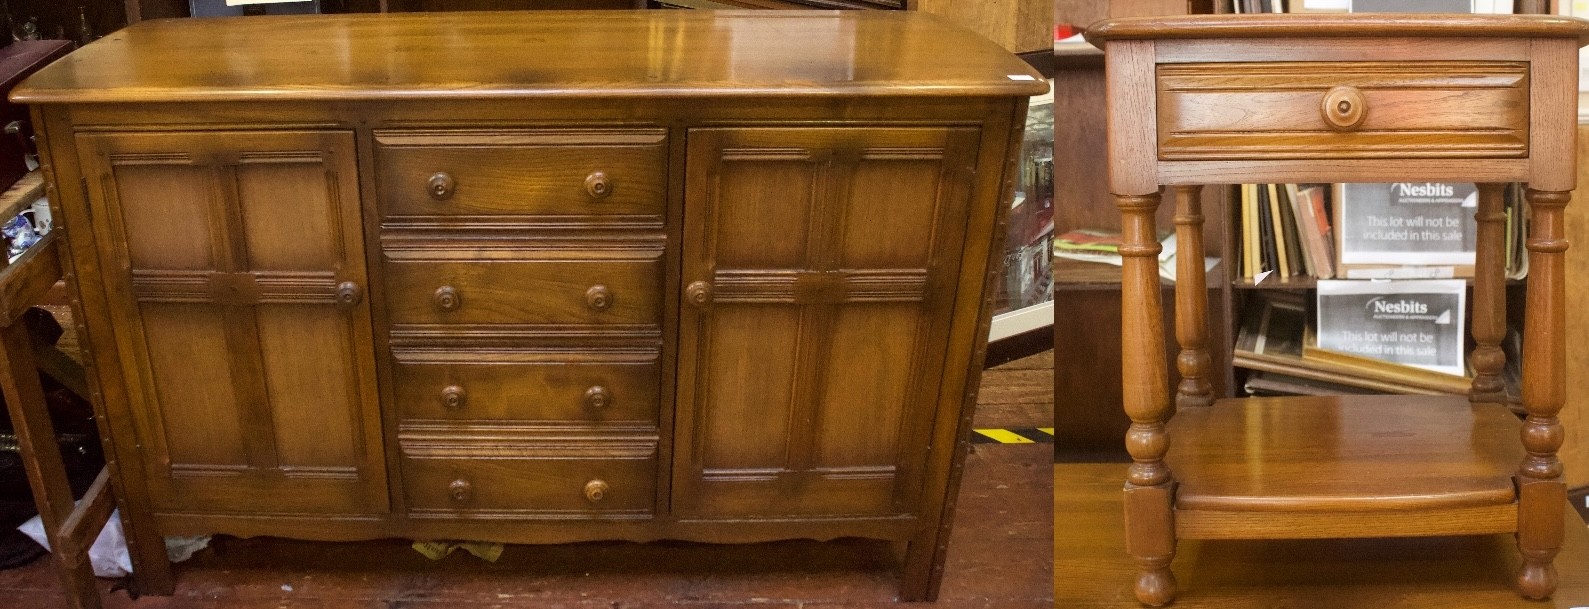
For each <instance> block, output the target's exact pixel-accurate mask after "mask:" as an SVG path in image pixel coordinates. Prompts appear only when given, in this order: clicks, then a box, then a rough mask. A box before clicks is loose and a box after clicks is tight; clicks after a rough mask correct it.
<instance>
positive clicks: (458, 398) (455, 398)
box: [441, 385, 469, 410]
mask: <svg viewBox="0 0 1589 609" xmlns="http://www.w3.org/2000/svg"><path fill="white" fill-rule="evenodd" d="M468 403H469V392H467V391H464V390H463V387H460V386H458V385H448V386H447V387H446V388H445V389H442V390H441V406H442V407H443V408H446V409H447V410H458V409H460V408H463V407H464V405H465V404H468Z"/></svg>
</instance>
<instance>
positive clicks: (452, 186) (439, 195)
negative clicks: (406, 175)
mask: <svg viewBox="0 0 1589 609" xmlns="http://www.w3.org/2000/svg"><path fill="white" fill-rule="evenodd" d="M425 186H426V190H428V191H430V198H432V199H435V200H437V201H446V200H447V199H451V198H452V193H453V191H455V190H457V188H458V181H457V180H454V179H452V174H450V173H447V172H445V171H438V172H436V173H435V174H432V175H431V176H430V181H429V182H427V183H426V184H425Z"/></svg>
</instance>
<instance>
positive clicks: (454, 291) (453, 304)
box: [433, 285, 463, 311]
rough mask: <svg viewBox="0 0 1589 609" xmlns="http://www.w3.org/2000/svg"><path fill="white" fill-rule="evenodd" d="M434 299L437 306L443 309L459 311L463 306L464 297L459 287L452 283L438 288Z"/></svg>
mask: <svg viewBox="0 0 1589 609" xmlns="http://www.w3.org/2000/svg"><path fill="white" fill-rule="evenodd" d="M433 300H435V302H436V308H438V309H441V310H443V311H457V310H458V307H460V306H463V297H461V296H459V295H458V288H455V287H452V286H450V285H444V286H441V287H439V288H436V296H435V298H434V299H433Z"/></svg>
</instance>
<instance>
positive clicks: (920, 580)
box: [899, 525, 948, 603]
mask: <svg viewBox="0 0 1589 609" xmlns="http://www.w3.org/2000/svg"><path fill="white" fill-rule="evenodd" d="M931 528H932V530H931V531H925V532H922V533H921V534H919V535H917V536H916V538H915V539H912V540H911V541H910V542H909V543H908V544H906V547H905V562H904V567H903V568H902V570H901V572H900V577H899V600H900V601H901V602H908V603H930V602H933V601H936V600H938V587H939V585H940V584H942V583H943V562H944V558H945V554H947V552H946V550H947V548H940V547H938V535H937V529H938V527H937V526H936V525H935V526H933V527H931ZM945 541H948V540H947V539H945Z"/></svg>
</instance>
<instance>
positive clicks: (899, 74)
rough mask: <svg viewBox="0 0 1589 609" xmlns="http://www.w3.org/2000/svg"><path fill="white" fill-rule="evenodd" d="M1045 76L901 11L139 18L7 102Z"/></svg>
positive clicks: (440, 94)
mask: <svg viewBox="0 0 1589 609" xmlns="http://www.w3.org/2000/svg"><path fill="white" fill-rule="evenodd" d="M1046 87H1047V85H1046V84H1045V82H1044V80H1043V78H1042V76H1041V75H1040V74H1039V73H1038V72H1036V71H1035V70H1033V69H1032V68H1031V67H1029V66H1027V65H1026V64H1025V63H1024V62H1022V61H1020V60H1019V59H1018V58H1016V57H1015V56H1014V55H1011V54H1010V53H1009V52H1008V51H1005V50H1004V49H1002V48H1000V47H999V46H998V45H996V44H994V43H993V42H991V41H988V40H986V39H984V38H982V37H980V36H978V35H976V34H974V33H972V32H970V31H969V30H965V29H961V28H959V27H957V26H954V25H952V24H949V23H948V22H945V21H942V20H940V19H939V18H937V17H934V16H931V15H927V14H923V13H915V12H898V11H776V12H769V11H537V12H490V13H414V14H386V15H379V14H376V15H305V16H279V17H271V16H262V17H237V18H214V19H162V20H152V21H145V22H141V23H138V24H136V25H133V26H131V27H128V28H126V29H123V30H121V31H118V32H116V33H114V34H111V35H109V36H106V37H105V38H103V39H101V40H99V41H96V42H94V43H92V44H89V45H87V46H85V47H83V48H82V49H79V50H77V51H76V52H73V53H72V54H70V55H68V56H67V57H65V58H63V59H61V60H59V61H57V62H55V63H54V64H52V65H50V66H48V67H46V68H44V69H43V70H41V71H39V72H38V73H37V74H35V75H34V76H33V77H31V78H29V79H28V80H27V81H25V82H24V83H23V84H22V85H21V86H19V87H18V88H17V89H16V90H15V92H14V93H13V94H12V96H11V98H12V99H13V100H15V101H17V102H19V103H28V104H36V103H120V102H190V101H216V102H224V101H265V100H281V101H330V100H398V99H419V100H439V99H489V98H541V97H595V96H601V97H614V96H620V97H623V96H627V97H647V96H658V97H664V96H665V97H677V96H753V97H764V96H1028V95H1036V94H1040V93H1042V92H1044V91H1046V90H1047V88H1046Z"/></svg>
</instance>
